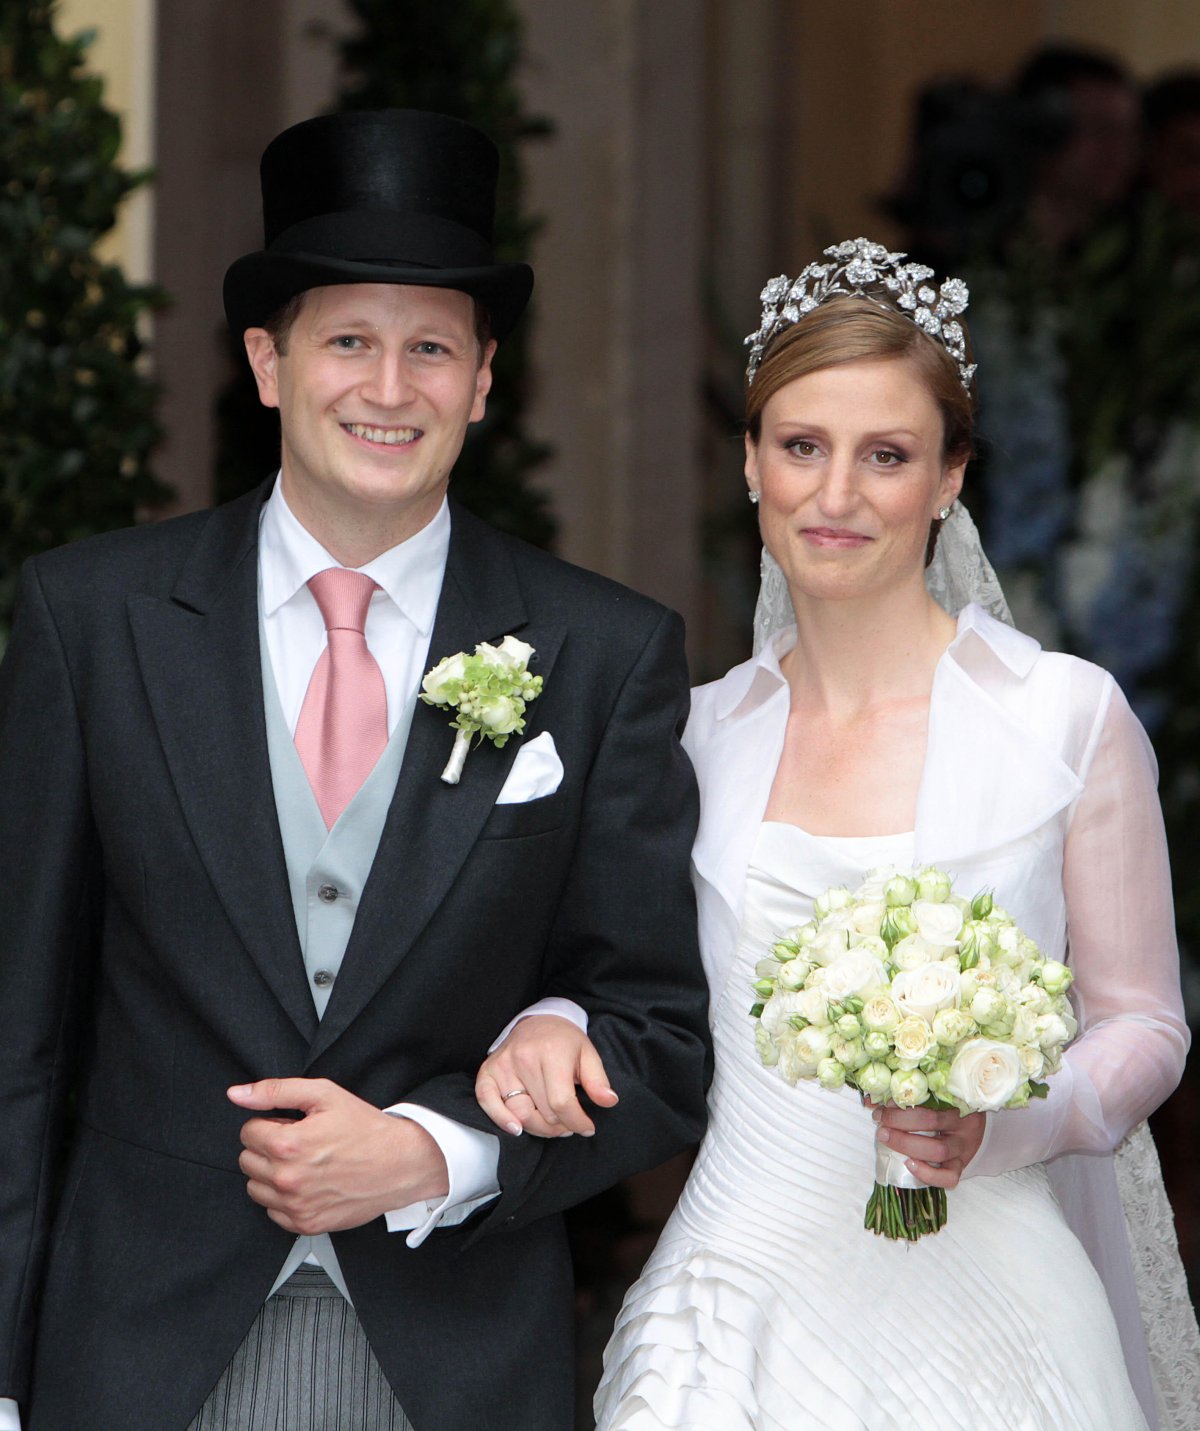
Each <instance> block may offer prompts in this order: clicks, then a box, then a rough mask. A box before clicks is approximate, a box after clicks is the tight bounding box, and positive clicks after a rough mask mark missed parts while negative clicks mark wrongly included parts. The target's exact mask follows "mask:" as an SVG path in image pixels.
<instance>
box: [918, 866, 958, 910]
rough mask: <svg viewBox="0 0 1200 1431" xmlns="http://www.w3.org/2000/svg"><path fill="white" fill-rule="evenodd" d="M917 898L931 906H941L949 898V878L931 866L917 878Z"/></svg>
mask: <svg viewBox="0 0 1200 1431" xmlns="http://www.w3.org/2000/svg"><path fill="white" fill-rule="evenodd" d="M917 898H918V899H927V900H929V901H930V902H931V903H932V904H942V903H944V902H945V901H946V900H948V899H949V898H950V877H949V875H945V874H943V873H942V871H941V870H939V869H935V868H934V867H933V866H932V865H929V866H927V867H926V868H925V869H923V870H922V871H921V873H920V874H919V875H918V876H917Z"/></svg>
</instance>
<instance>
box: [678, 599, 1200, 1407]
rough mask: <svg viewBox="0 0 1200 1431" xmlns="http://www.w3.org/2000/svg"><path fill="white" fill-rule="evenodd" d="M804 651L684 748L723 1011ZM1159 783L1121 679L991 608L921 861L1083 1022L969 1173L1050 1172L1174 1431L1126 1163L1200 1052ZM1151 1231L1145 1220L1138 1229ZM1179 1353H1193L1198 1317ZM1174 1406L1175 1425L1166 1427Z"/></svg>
mask: <svg viewBox="0 0 1200 1431" xmlns="http://www.w3.org/2000/svg"><path fill="white" fill-rule="evenodd" d="M793 640H794V632H793V631H791V630H788V631H783V632H780V633H779V635H778V636H777V637H776V638H775V640H774V641H773V642H770V643H769V644H768V645H767V647H766V648H765V649H764V650H763V651H762V653H761V654H760V655H759V656H758V657H757V658H755V659H754V660H751V661H748V662H746V663H745V664H743V665H740V666H736V667H734V669H733V670H731V671H730V672H729V673H728V674H727V675H726V676H724V677H723V678H722V679H721V680H719V681H715V682H713V683H712V684H710V685H707V686H702V687H700V688H699V689H698V690H696V691H695V692H693V704H692V716H691V719H690V721H689V723H688V728H687V734H686V736H685V739H684V744H685V746H686V748H687V750H688V753H689V754H690V756H691V758H692V761H693V763H694V765H695V767H696V774H697V778H698V780H699V783H700V797H701V818H700V831H699V835H698V838H697V841H696V846H695V850H694V853H693V863H694V873H695V881H696V889H697V899H698V903H699V911H700V946H701V952H702V955H703V958H704V962H705V968H706V971H707V974H708V979H709V984H710V986H711V988H712V990H713V995H714V1000H713V1001H714V1004H715V1002H716V998H717V996H718V995H719V993H720V991H721V990H722V988H723V986H724V982H725V979H726V977H727V975H728V971H729V967H730V964H731V961H732V959H733V954H734V950H735V947H736V942H737V934H738V929H739V926H740V923H741V915H742V898H743V887H744V884H745V876H746V867H747V864H748V862H749V857H750V853H751V848H752V846H753V843H754V839H755V836H756V833H757V829H758V825H759V824H760V822H761V820H762V818H763V813H764V811H765V809H766V805H767V798H768V795H769V793H770V789H771V785H772V782H773V780H774V776H775V771H776V768H777V766H778V764H779V759H780V755H781V753H782V749H783V739H784V731H785V728H786V724H787V716H788V708H789V693H788V687H787V683H786V681H785V680H784V678H783V676H782V674H781V672H780V669H779V658H780V656H782V655H783V654H784V653H785V652H786V651H787V650H788V649H789V647H790V645H791V644H792V642H793ZM1156 773H1157V770H1156V764H1155V760H1154V755H1153V752H1152V750H1151V747H1150V743H1149V740H1148V739H1147V737H1146V734H1145V732H1144V731H1143V730H1142V727H1141V725H1140V724H1139V723H1138V721H1137V719H1136V717H1135V716H1134V715H1133V713H1132V712H1131V711H1130V709H1129V706H1128V704H1127V703H1126V701H1125V698H1124V696H1123V695H1122V694H1121V692H1120V690H1119V688H1118V687H1117V685H1116V683H1115V682H1114V681H1113V679H1112V677H1111V676H1109V675H1108V674H1107V673H1106V672H1104V671H1102V670H1100V669H1099V668H1098V667H1096V666H1092V665H1089V664H1088V663H1087V662H1085V661H1080V660H1078V659H1076V658H1075V657H1072V656H1064V655H1059V654H1053V653H1049V652H1043V651H1042V650H1041V648H1040V647H1039V646H1038V644H1037V642H1036V641H1034V640H1032V639H1031V638H1030V637H1028V636H1025V635H1022V634H1021V633H1020V632H1017V631H1014V630H1012V629H1011V628H1010V627H1008V626H1005V625H1003V624H1001V623H1000V622H998V621H996V620H994V619H993V618H992V617H991V616H989V615H988V614H987V613H986V612H984V611H983V610H982V609H981V608H980V607H978V606H968V607H966V608H965V609H964V610H963V611H962V613H961V614H960V615H959V617H958V634H957V635H956V637H955V639H954V640H953V642H952V643H951V645H950V647H949V648H948V650H947V651H946V653H945V654H944V656H943V657H942V659H941V661H940V662H939V663H938V666H937V671H936V674H935V676H934V683H933V693H932V699H931V705H930V715H929V742H928V750H927V755H926V760H925V767H924V771H923V774H922V778H921V784H920V789H919V793H918V797H917V809H916V825H915V849H916V859H917V862H918V864H919V865H925V864H936V865H938V866H939V867H940V868H942V869H944V870H946V871H947V873H950V874H952V875H953V876H954V882H955V889H956V890H957V892H958V893H960V894H963V895H966V896H968V897H970V896H971V895H974V894H975V893H977V892H978V891H980V890H983V889H989V890H993V891H994V892H995V895H996V898H997V900H998V902H999V903H1001V904H1003V905H1004V906H1005V908H1007V909H1008V910H1009V912H1010V913H1011V914H1012V915H1013V917H1014V918H1015V919H1016V920H1017V922H1018V923H1019V924H1020V925H1021V926H1022V928H1024V929H1025V931H1026V932H1027V933H1028V934H1029V935H1030V937H1031V938H1033V939H1035V940H1036V941H1037V942H1038V944H1039V945H1041V947H1042V949H1043V951H1044V952H1045V953H1046V954H1047V956H1049V957H1053V958H1060V959H1064V960H1065V961H1066V962H1068V963H1069V964H1070V966H1071V968H1072V969H1073V971H1074V974H1075V984H1074V989H1073V997H1074V999H1075V1004H1076V1009H1077V1013H1078V1017H1079V1022H1080V1036H1079V1038H1078V1039H1077V1041H1076V1042H1075V1043H1074V1044H1073V1045H1072V1046H1071V1048H1070V1049H1069V1050H1068V1052H1067V1054H1066V1056H1065V1058H1064V1063H1063V1068H1062V1070H1061V1072H1060V1073H1058V1074H1057V1075H1055V1076H1054V1077H1053V1078H1052V1080H1051V1087H1050V1094H1049V1097H1048V1098H1046V1099H1045V1100H1044V1101H1041V1102H1035V1103H1034V1104H1031V1105H1030V1106H1029V1107H1028V1108H1025V1109H1021V1110H1016V1111H1011V1112H1002V1113H998V1114H993V1115H991V1116H990V1117H989V1119H988V1130H987V1134H986V1137H985V1140H984V1144H983V1146H982V1148H981V1149H980V1151H979V1153H978V1154H977V1156H976V1157H975V1159H974V1160H973V1161H972V1163H971V1165H970V1167H969V1169H968V1173H967V1175H968V1176H973V1177H979V1176H984V1175H987V1174H990V1173H991V1174H994V1173H998V1172H1003V1171H1006V1170H1008V1169H1011V1168H1016V1167H1022V1166H1025V1165H1027V1164H1030V1163H1035V1162H1047V1163H1049V1165H1050V1166H1049V1173H1050V1176H1051V1181H1052V1183H1053V1185H1054V1187H1055V1190H1056V1192H1057V1193H1058V1196H1059V1198H1060V1201H1061V1202H1062V1203H1063V1208H1064V1212H1065V1214H1066V1216H1067V1218H1068V1221H1069V1222H1070V1223H1071V1226H1072V1227H1073V1229H1074V1231H1075V1232H1076V1233H1077V1235H1078V1236H1079V1237H1080V1239H1081V1241H1082V1242H1083V1243H1084V1245H1085V1246H1086V1247H1087V1249H1088V1251H1089V1253H1090V1255H1091V1257H1092V1260H1093V1262H1094V1263H1095V1264H1096V1266H1097V1268H1098V1270H1099V1271H1100V1274H1101V1276H1102V1277H1103V1279H1104V1281H1105V1285H1106V1287H1107V1289H1108V1292H1109V1296H1110V1299H1111V1301H1112V1305H1113V1307H1114V1311H1115V1312H1116V1315H1117V1320H1118V1323H1119V1325H1120V1328H1121V1335H1122V1341H1123V1344H1124V1346H1125V1349H1126V1355H1127V1359H1128V1361H1129V1364H1130V1374H1131V1380H1133V1382H1134V1386H1135V1388H1136V1389H1137V1390H1138V1393H1139V1397H1140V1398H1141V1399H1142V1401H1143V1404H1144V1405H1146V1406H1147V1408H1148V1419H1149V1420H1150V1424H1151V1425H1152V1426H1153V1425H1155V1424H1156V1420H1158V1421H1159V1422H1160V1424H1162V1425H1163V1426H1167V1425H1171V1424H1172V1422H1173V1418H1172V1417H1171V1416H1168V1415H1163V1414H1162V1413H1163V1403H1162V1396H1161V1393H1160V1394H1159V1395H1158V1396H1156V1395H1155V1393H1154V1391H1153V1390H1152V1389H1151V1378H1150V1376H1149V1374H1148V1366H1147V1347H1146V1339H1145V1334H1144V1332H1143V1323H1144V1319H1145V1317H1146V1315H1147V1313H1148V1311H1149V1308H1143V1309H1142V1310H1139V1303H1138V1299H1139V1294H1140V1292H1141V1291H1142V1288H1141V1287H1140V1286H1139V1285H1138V1278H1137V1277H1135V1266H1140V1267H1141V1271H1142V1273H1143V1274H1145V1275H1144V1277H1143V1280H1145V1277H1146V1276H1148V1277H1149V1278H1150V1280H1151V1281H1154V1280H1161V1278H1159V1277H1157V1274H1156V1271H1155V1269H1153V1268H1151V1267H1148V1266H1145V1265H1144V1264H1146V1263H1147V1262H1148V1261H1151V1262H1153V1261H1154V1260H1155V1258H1156V1257H1157V1255H1158V1251H1159V1250H1160V1249H1157V1248H1156V1249H1152V1250H1151V1251H1150V1252H1147V1250H1146V1249H1145V1248H1143V1247H1139V1246H1137V1245H1131V1240H1130V1236H1129V1234H1128V1231H1127V1222H1126V1218H1125V1216H1124V1215H1123V1213H1122V1206H1121V1196H1120V1194H1119V1192H1118V1179H1117V1169H1116V1167H1115V1166H1114V1163H1115V1160H1114V1158H1113V1156H1112V1154H1113V1152H1114V1150H1115V1149H1117V1147H1118V1146H1119V1145H1120V1144H1121V1143H1122V1140H1124V1139H1125V1138H1126V1136H1127V1135H1128V1134H1129V1133H1130V1130H1131V1129H1134V1128H1135V1126H1136V1125H1138V1124H1139V1123H1140V1122H1141V1120H1143V1119H1144V1118H1145V1117H1146V1115H1147V1114H1148V1113H1150V1112H1151V1111H1152V1110H1153V1109H1154V1108H1156V1107H1157V1106H1158V1105H1159V1104H1160V1103H1161V1102H1162V1101H1163V1099H1165V1098H1166V1097H1167V1095H1168V1094H1169V1093H1170V1092H1171V1090H1172V1089H1173V1088H1174V1087H1175V1085H1176V1084H1177V1083H1178V1081H1179V1078H1180V1075H1181V1073H1182V1070H1183V1062H1184V1057H1185V1055H1186V1053H1187V1048H1188V1043H1189V1035H1188V1029H1187V1025H1186V1023H1185V1021H1184V1017H1183V1007H1182V1000H1181V997H1180V988H1179V959H1178V951H1177V948H1176V943H1175V927H1174V914H1173V907H1172V898H1171V882H1170V871H1169V868H1168V863H1167V849H1166V839H1165V836H1164V833H1163V824H1162V815H1161V812H1160V808H1159V803H1158V795H1157V790H1156V783H1155V782H1156ZM856 833H862V834H870V833H888V832H886V831H878V832H877V831H871V830H869V829H863V830H860V831H857V832H856ZM796 875H797V884H798V885H799V886H800V887H801V888H802V889H803V890H804V891H805V892H806V893H808V894H810V895H812V896H814V897H815V896H816V895H817V894H819V893H820V892H821V891H822V890H823V889H825V888H827V887H828V886H830V885H835V884H844V883H848V884H850V885H851V887H853V885H854V884H856V883H857V882H858V881H859V878H860V876H861V872H860V871H858V870H857V869H856V868H854V867H853V866H848V865H847V864H846V863H845V862H844V860H843V859H842V858H841V857H840V856H839V854H838V852H837V851H836V850H835V849H832V848H831V849H830V850H829V851H828V853H827V854H826V856H825V858H824V859H823V860H822V861H821V862H820V863H819V864H816V863H814V864H812V865H811V866H810V867H809V868H807V869H803V870H797V871H796ZM1143 1136H1144V1135H1143ZM1146 1142H1147V1145H1148V1146H1149V1147H1150V1150H1151V1151H1150V1157H1151V1159H1153V1152H1152V1145H1149V1143H1148V1138H1147V1139H1146ZM1116 1161H1119V1160H1116ZM1153 1171H1154V1173H1155V1175H1156V1174H1157V1167H1156V1165H1155V1168H1154V1170H1153ZM1142 1173H1144V1170H1142ZM1127 1201H1128V1195H1127ZM1157 1201H1158V1203H1159V1204H1161V1216H1163V1217H1165V1218H1166V1221H1167V1226H1166V1228H1165V1229H1160V1234H1161V1235H1160V1236H1159V1237H1158V1241H1160V1242H1161V1241H1169V1242H1170V1252H1171V1254H1172V1255H1173V1256H1174V1264H1173V1269H1172V1275H1173V1276H1174V1277H1175V1280H1176V1282H1177V1283H1178V1286H1177V1287H1176V1300H1178V1298H1179V1297H1183V1301H1184V1303H1185V1306H1184V1307H1183V1308H1178V1309H1176V1310H1177V1311H1178V1314H1179V1316H1180V1317H1181V1318H1182V1317H1184V1314H1185V1311H1186V1315H1187V1317H1188V1318H1190V1309H1187V1308H1186V1295H1185V1294H1184V1293H1183V1291H1182V1290H1181V1289H1182V1281H1181V1274H1180V1273H1179V1272H1178V1257H1177V1254H1175V1253H1174V1242H1173V1231H1172V1229H1171V1228H1170V1226H1169V1214H1168V1213H1166V1210H1165V1203H1163V1200H1162V1198H1161V1180H1159V1182H1158V1192H1157ZM1146 1216H1147V1214H1146V1212H1145V1210H1144V1209H1143V1210H1142V1211H1141V1212H1139V1221H1140V1222H1141V1223H1143V1224H1144V1223H1145V1221H1146ZM1135 1244H1136V1233H1135ZM1164 1255H1165V1254H1164ZM1159 1310H1161V1309H1159ZM1167 1310H1168V1311H1170V1310H1171V1309H1167ZM1154 1319H1155V1320H1156V1321H1161V1320H1162V1318H1161V1316H1159V1315H1157V1312H1156V1314H1155V1318H1154ZM1150 1331H1151V1339H1152V1341H1153V1336H1154V1332H1155V1328H1154V1327H1153V1326H1152V1327H1151V1328H1150ZM1180 1335H1181V1336H1183V1337H1184V1340H1185V1342H1186V1343H1187V1347H1188V1349H1189V1350H1188V1355H1189V1356H1190V1352H1191V1349H1193V1348H1192V1341H1193V1340H1194V1337H1195V1324H1194V1320H1191V1321H1190V1330H1188V1329H1187V1328H1184V1329H1183V1330H1181V1331H1180ZM1180 1354H1181V1353H1178V1352H1177V1349H1176V1348H1174V1347H1170V1348H1168V1349H1166V1351H1165V1358H1166V1360H1167V1362H1168V1363H1171V1364H1172V1365H1169V1366H1165V1367H1163V1366H1160V1367H1156V1368H1155V1370H1156V1375H1155V1378H1154V1379H1155V1380H1158V1381H1161V1379H1162V1376H1163V1375H1167V1376H1169V1377H1171V1378H1173V1379H1175V1380H1176V1381H1178V1380H1179V1378H1180V1375H1181V1368H1180V1366H1179V1365H1178V1362H1179V1355H1180ZM1157 1360H1160V1361H1161V1360H1162V1357H1161V1356H1160V1357H1158V1358H1157ZM1155 1361H1156V1356H1155V1348H1154V1347H1153V1346H1151V1348H1150V1362H1151V1363H1154V1362H1155ZM1197 1374H1200V1373H1198V1372H1197V1371H1196V1370H1195V1369H1194V1368H1193V1371H1192V1375H1197ZM1185 1379H1186V1377H1185ZM1195 1385H1196V1384H1195V1383H1192V1386H1193V1389H1194V1388H1195ZM1155 1401H1157V1402H1158V1411H1159V1416H1158V1417H1157V1418H1156V1417H1155V1416H1154V1415H1151V1414H1149V1408H1150V1407H1151V1406H1153V1405H1154V1403H1155ZM1178 1424H1181V1425H1182V1424H1184V1423H1182V1422H1180V1423H1178Z"/></svg>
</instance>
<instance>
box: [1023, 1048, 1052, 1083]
mask: <svg viewBox="0 0 1200 1431" xmlns="http://www.w3.org/2000/svg"><path fill="white" fill-rule="evenodd" d="M1017 1052H1018V1054H1019V1055H1020V1059H1021V1072H1022V1073H1023V1074H1024V1075H1025V1077H1026V1078H1041V1076H1042V1073H1043V1072H1044V1070H1045V1067H1046V1055H1045V1054H1044V1053H1043V1052H1042V1051H1041V1049H1040V1048H1038V1047H1037V1045H1036V1044H1028V1043H1027V1044H1023V1045H1022V1046H1021V1047H1020V1048H1019V1049H1018V1050H1017Z"/></svg>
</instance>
